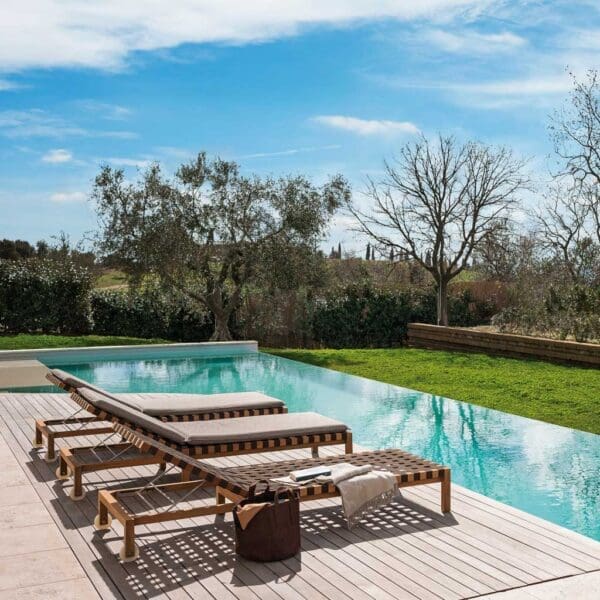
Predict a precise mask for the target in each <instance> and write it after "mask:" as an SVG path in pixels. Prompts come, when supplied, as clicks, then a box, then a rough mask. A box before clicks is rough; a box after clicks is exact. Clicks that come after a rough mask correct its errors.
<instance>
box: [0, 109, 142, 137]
mask: <svg viewBox="0 0 600 600" xmlns="http://www.w3.org/2000/svg"><path fill="white" fill-rule="evenodd" d="M0 133H1V134H3V135H5V136H6V137H9V138H27V137H51V138H64V137H70V136H81V137H110V138H117V139H131V138H134V137H136V134H135V133H132V132H131V131H100V130H99V131H96V130H89V129H84V128H83V127H79V126H78V125H74V124H72V123H69V122H68V121H66V120H64V119H63V118H61V117H56V116H54V115H51V114H49V113H47V112H46V111H43V110H40V109H37V108H34V109H30V110H5V111H0Z"/></svg>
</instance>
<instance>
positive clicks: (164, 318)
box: [91, 289, 214, 342]
mask: <svg viewBox="0 0 600 600" xmlns="http://www.w3.org/2000/svg"><path fill="white" fill-rule="evenodd" d="M91 304H92V314H93V319H94V333H96V334H99V335H125V336H135V337H143V338H157V337H159V338H164V339H168V340H177V341H180V342H200V341H205V340H208V339H209V338H210V336H211V335H212V332H213V329H214V326H213V319H212V318H211V317H210V315H208V314H206V313H202V312H200V311H198V310H195V309H194V308H193V307H191V306H190V304H189V303H186V302H185V301H184V300H183V299H179V300H178V299H174V298H168V297H167V296H165V295H164V294H162V293H161V292H160V291H159V290H156V289H150V290H142V291H135V290H132V291H129V292H122V291H97V290H96V291H94V292H92V295H91Z"/></svg>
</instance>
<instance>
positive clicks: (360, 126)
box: [312, 115, 419, 135]
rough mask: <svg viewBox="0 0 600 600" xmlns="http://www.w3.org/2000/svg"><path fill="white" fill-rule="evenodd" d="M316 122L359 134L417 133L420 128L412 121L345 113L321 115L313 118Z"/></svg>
mask: <svg viewBox="0 0 600 600" xmlns="http://www.w3.org/2000/svg"><path fill="white" fill-rule="evenodd" d="M312 120H313V121H315V122H316V123H321V124H322V125H327V126H328V127H333V128H335V129H342V130H344V131H350V132H352V133H356V134H358V135H394V134H416V133H419V128H418V127H417V126H416V125H415V124H414V123H411V122H410V121H386V120H379V119H357V118H356V117H346V116H343V115H320V116H318V117H313V119H312Z"/></svg>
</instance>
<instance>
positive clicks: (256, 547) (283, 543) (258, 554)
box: [233, 480, 300, 562]
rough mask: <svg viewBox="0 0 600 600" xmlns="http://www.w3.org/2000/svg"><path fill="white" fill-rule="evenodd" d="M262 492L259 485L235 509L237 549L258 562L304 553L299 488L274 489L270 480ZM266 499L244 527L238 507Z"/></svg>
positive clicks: (251, 489) (240, 553) (241, 553)
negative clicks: (301, 549) (238, 513)
mask: <svg viewBox="0 0 600 600" xmlns="http://www.w3.org/2000/svg"><path fill="white" fill-rule="evenodd" d="M262 482H264V483H266V488H265V490H264V491H262V492H260V493H259V494H257V493H256V484H255V485H253V486H252V487H251V488H250V490H249V493H248V497H247V498H245V499H244V500H241V501H240V502H238V503H237V505H236V507H235V509H234V511H233V520H234V523H235V551H236V553H237V554H239V555H240V556H243V557H244V558H247V559H249V560H254V561H257V562H271V561H274V560H284V559H286V558H290V557H291V556H295V555H296V554H297V553H298V552H300V497H299V494H298V492H297V490H291V489H288V488H278V489H277V490H271V489H270V487H269V482H268V481H266V480H261V481H260V482H259V483H262ZM262 502H266V503H267V506H265V507H264V508H263V509H262V510H261V511H260V512H258V513H257V514H256V515H255V516H254V517H253V518H252V520H251V521H250V522H249V523H248V525H247V526H246V529H242V527H241V525H240V522H239V519H238V516H237V508H238V507H242V506H245V505H246V504H259V503H262Z"/></svg>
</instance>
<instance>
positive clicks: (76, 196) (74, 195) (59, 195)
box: [50, 192, 87, 204]
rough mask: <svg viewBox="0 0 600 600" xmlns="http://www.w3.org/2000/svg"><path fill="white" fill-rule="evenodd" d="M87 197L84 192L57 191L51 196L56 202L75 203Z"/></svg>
mask: <svg viewBox="0 0 600 600" xmlns="http://www.w3.org/2000/svg"><path fill="white" fill-rule="evenodd" d="M86 198H87V196H86V195H85V193H84V192H56V193H55V194H52V195H51V196H50V201H51V202H54V203H56V204H75V203H78V202H83V201H84V200H85V199H86Z"/></svg>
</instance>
